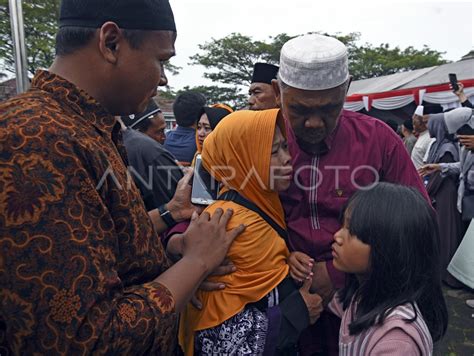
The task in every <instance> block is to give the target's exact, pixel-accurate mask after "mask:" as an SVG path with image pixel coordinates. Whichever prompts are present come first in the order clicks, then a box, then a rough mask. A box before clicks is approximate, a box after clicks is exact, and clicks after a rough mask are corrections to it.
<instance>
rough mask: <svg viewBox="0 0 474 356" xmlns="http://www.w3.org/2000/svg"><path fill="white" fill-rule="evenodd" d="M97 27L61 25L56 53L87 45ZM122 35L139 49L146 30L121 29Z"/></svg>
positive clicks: (69, 52)
mask: <svg viewBox="0 0 474 356" xmlns="http://www.w3.org/2000/svg"><path fill="white" fill-rule="evenodd" d="M97 30H98V29H96V28H88V27H62V28H60V29H59V31H58V33H57V34H56V55H57V56H66V55H69V54H72V53H74V52H75V51H77V50H79V49H81V48H83V47H85V46H87V45H88V44H89V43H90V42H91V41H92V39H93V38H94V35H95V33H96V31H97ZM122 33H123V36H124V37H125V39H126V40H127V42H128V43H129V44H130V47H132V48H133V49H139V48H140V46H141V45H142V43H143V41H144V40H145V38H146V36H147V34H148V32H147V31H143V30H123V29H122Z"/></svg>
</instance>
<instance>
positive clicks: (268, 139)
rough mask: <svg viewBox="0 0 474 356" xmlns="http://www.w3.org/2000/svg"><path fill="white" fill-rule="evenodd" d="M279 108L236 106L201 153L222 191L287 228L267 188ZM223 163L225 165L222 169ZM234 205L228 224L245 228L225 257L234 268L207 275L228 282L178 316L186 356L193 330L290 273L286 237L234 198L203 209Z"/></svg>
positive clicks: (201, 296) (274, 195)
mask: <svg viewBox="0 0 474 356" xmlns="http://www.w3.org/2000/svg"><path fill="white" fill-rule="evenodd" d="M278 111H279V110H278V109H273V110H266V111H238V112H235V113H233V114H230V115H229V116H227V117H226V118H224V119H223V120H222V121H221V122H220V123H219V125H218V126H217V127H216V129H215V130H213V131H212V132H211V134H210V135H209V136H208V137H207V138H206V144H205V145H204V149H203V152H202V161H203V164H204V167H205V168H206V169H207V170H208V172H210V173H211V174H212V175H213V176H214V177H215V178H216V179H217V180H219V181H220V182H222V183H223V185H224V187H223V189H222V191H221V192H224V191H226V190H228V189H234V190H236V191H238V192H239V193H240V194H241V195H243V196H244V197H246V198H247V199H248V200H250V201H251V202H253V203H254V204H255V205H257V206H258V207H259V208H260V209H262V210H263V211H264V212H265V213H267V214H268V215H269V216H270V217H271V218H272V219H273V220H274V221H275V222H276V223H278V224H279V225H280V226H281V227H283V228H286V225H285V220H284V213H283V207H282V205H281V203H280V199H279V197H278V193H277V192H274V191H272V190H270V189H269V186H270V156H271V150H272V143H273V136H274V132H275V126H276V125H277V124H278V125H279V126H280V129H281V132H282V133H284V132H285V128H284V124H283V121H282V120H278V122H277V117H278ZM226 167H227V168H226ZM217 208H222V209H224V210H225V209H228V208H232V209H233V210H234V215H233V216H232V219H231V220H230V222H229V224H228V229H233V228H235V227H237V226H238V225H240V224H245V225H246V226H247V228H246V230H245V231H244V232H243V233H242V234H241V235H240V236H238V237H237V238H236V239H235V241H234V242H233V244H232V246H231V248H230V250H229V252H228V255H227V257H228V258H229V259H230V260H231V261H232V262H233V264H234V265H235V266H236V268H237V271H236V272H234V273H232V274H230V275H226V276H216V277H212V278H211V279H212V280H213V281H215V282H222V283H225V284H226V288H225V289H224V290H220V291H213V292H204V291H199V292H198V298H199V299H200V300H201V302H202V305H203V308H202V310H198V309H196V308H194V307H193V306H192V305H191V304H189V305H188V306H187V307H186V309H185V311H184V312H183V313H182V315H181V320H180V330H179V341H180V344H181V346H182V347H183V350H184V351H185V354H186V355H192V354H193V351H194V332H195V331H198V330H204V329H208V328H211V327H215V326H217V325H219V324H221V323H223V322H224V321H226V320H227V319H229V318H231V317H233V316H234V315H236V314H238V313H239V312H240V311H242V310H243V309H244V307H245V305H247V304H249V303H252V302H257V301H259V300H260V299H262V298H263V297H265V296H266V295H267V294H268V293H269V292H270V291H271V290H273V289H274V288H275V287H276V286H278V284H279V283H280V282H281V281H282V280H283V279H284V278H285V277H286V276H287V275H288V265H287V258H288V256H289V251H288V249H287V247H286V244H285V241H284V240H283V239H282V238H281V237H280V236H279V235H278V234H277V232H276V231H275V230H273V228H272V227H271V226H270V225H268V224H267V222H266V221H265V220H263V219H262V218H261V217H260V216H259V215H258V214H256V213H254V212H253V211H251V210H248V209H247V208H245V207H242V206H240V205H238V204H235V203H234V202H228V201H217V202H216V203H214V204H212V205H211V206H209V207H208V208H207V209H206V211H207V212H209V213H210V214H213V213H214V211H215V210H216V209H217Z"/></svg>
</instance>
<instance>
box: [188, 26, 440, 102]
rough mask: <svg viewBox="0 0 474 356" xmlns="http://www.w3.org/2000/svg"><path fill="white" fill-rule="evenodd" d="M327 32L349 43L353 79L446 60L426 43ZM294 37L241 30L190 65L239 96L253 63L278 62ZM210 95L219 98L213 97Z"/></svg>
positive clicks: (206, 47)
mask: <svg viewBox="0 0 474 356" xmlns="http://www.w3.org/2000/svg"><path fill="white" fill-rule="evenodd" d="M313 33H319V32H313ZM324 34H325V35H330V36H334V37H336V38H337V39H339V40H340V41H341V42H343V43H344V44H345V45H346V46H347V48H348V51H349V71H350V72H351V74H352V76H353V77H354V80H358V79H365V78H372V77H377V76H382V75H388V74H393V73H399V72H404V71H408V70H413V69H419V68H425V67H431V66H435V65H440V64H444V63H446V61H445V60H443V59H442V55H443V53H442V52H438V51H435V50H431V49H430V48H428V47H427V46H424V47H423V49H421V50H417V49H415V48H413V47H408V48H406V49H400V48H399V47H395V48H390V46H389V45H388V44H384V43H383V44H381V45H379V46H373V45H371V44H368V43H366V44H363V45H359V44H358V42H359V41H360V37H361V35H360V33H358V32H351V33H348V34H340V33H337V34H328V33H324ZM293 37H295V36H291V35H288V34H286V33H280V34H278V35H276V36H274V37H270V38H269V39H268V41H259V40H253V39H252V37H250V36H246V35H242V34H240V33H232V34H230V35H228V36H226V37H223V38H220V39H214V38H213V39H212V40H211V41H209V42H206V43H204V44H201V45H199V50H200V52H199V53H197V54H195V55H194V56H192V57H190V59H191V63H190V64H192V65H201V66H203V67H204V68H205V69H206V71H205V73H204V77H205V78H208V79H211V80H212V81H213V82H214V83H218V84H223V85H231V86H232V90H233V92H235V93H236V95H237V94H238V93H242V92H243V91H244V90H245V89H246V87H248V85H249V84H250V80H251V77H252V70H253V64H254V63H256V62H266V63H272V64H278V63H279V60H280V50H281V48H282V46H283V44H284V43H285V42H286V41H288V40H290V39H291V38H293ZM218 84H216V85H217V86H218ZM209 93H210V95H213V94H214V93H219V95H224V97H222V96H220V99H225V93H226V91H225V90H222V91H217V90H212V91H210V92H209ZM241 95H244V94H241ZM210 98H211V99H212V101H216V100H214V98H213V97H212V96H211V97H210ZM229 100H230V98H229Z"/></svg>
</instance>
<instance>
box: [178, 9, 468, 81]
mask: <svg viewBox="0 0 474 356" xmlns="http://www.w3.org/2000/svg"><path fill="white" fill-rule="evenodd" d="M170 1H171V4H172V7H173V10H174V14H175V18H176V24H177V28H178V39H177V41H176V50H177V56H176V57H175V58H173V59H172V63H173V64H176V65H179V66H181V67H183V69H182V70H181V72H180V74H179V75H178V76H170V77H169V84H170V85H171V86H172V87H173V88H175V89H177V88H182V87H183V86H185V85H190V86H195V85H205V84H212V83H210V82H209V81H208V80H206V79H205V78H203V72H204V68H203V67H201V66H190V65H188V63H189V62H190V60H189V56H191V55H193V54H195V53H197V52H198V51H199V49H198V45H199V44H202V43H204V42H206V41H209V40H211V38H216V39H217V38H222V37H224V36H226V35H229V34H230V33H232V32H240V33H242V34H244V35H248V36H251V37H252V38H254V39H259V40H266V39H268V36H272V35H273V36H274V35H277V34H279V33H282V32H286V33H288V34H289V35H297V34H302V33H306V32H310V31H322V32H327V33H336V32H340V33H342V34H347V33H349V32H360V33H361V44H362V43H366V42H368V43H371V44H373V45H379V44H380V43H389V44H390V45H391V46H400V47H401V48H405V47H408V46H413V47H415V48H417V49H421V48H422V47H423V45H424V44H426V45H428V46H429V47H430V48H431V49H434V50H437V51H441V52H446V53H445V55H444V58H445V59H448V60H451V61H457V60H459V59H460V58H461V56H463V55H465V54H466V53H468V52H469V51H470V50H471V49H472V48H473V45H474V44H473V38H474V26H473V25H474V24H473V17H474V8H473V5H472V1H449V2H448V1H429V2H428V1H422V0H411V1H384V0H379V1H368V0H365V1H364V0H353V1H338V0H287V1H282V0H233V1H229V0H170Z"/></svg>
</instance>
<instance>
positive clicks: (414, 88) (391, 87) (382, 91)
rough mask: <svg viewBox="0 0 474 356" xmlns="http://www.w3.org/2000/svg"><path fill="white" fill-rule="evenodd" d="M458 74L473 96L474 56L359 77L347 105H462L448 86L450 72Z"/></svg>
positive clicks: (386, 107) (384, 107) (367, 107)
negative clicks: (375, 75)
mask: <svg viewBox="0 0 474 356" xmlns="http://www.w3.org/2000/svg"><path fill="white" fill-rule="evenodd" d="M449 73H456V74H457V78H458V81H460V82H462V83H463V85H464V88H465V89H464V92H465V94H466V95H467V97H468V98H470V99H474V58H467V59H464V60H461V61H459V62H454V63H448V64H444V65H440V66H435V67H430V68H423V69H418V70H413V71H409V72H404V73H396V74H392V75H387V76H383V77H378V78H371V79H364V80H358V81H355V82H353V83H352V84H351V88H350V90H349V95H348V97H347V98H346V103H345V105H344V107H345V108H346V109H348V110H352V111H361V110H364V109H365V111H367V112H369V113H370V111H371V110H372V108H375V109H378V110H395V109H399V108H402V107H405V106H407V105H409V104H411V103H414V104H417V105H418V104H420V103H422V102H427V103H431V104H439V105H441V106H442V107H443V109H444V110H446V109H449V108H453V107H457V106H459V105H460V104H459V100H458V97H457V96H456V95H454V93H453V92H452V90H451V89H450V87H449V80H448V74H449Z"/></svg>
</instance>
